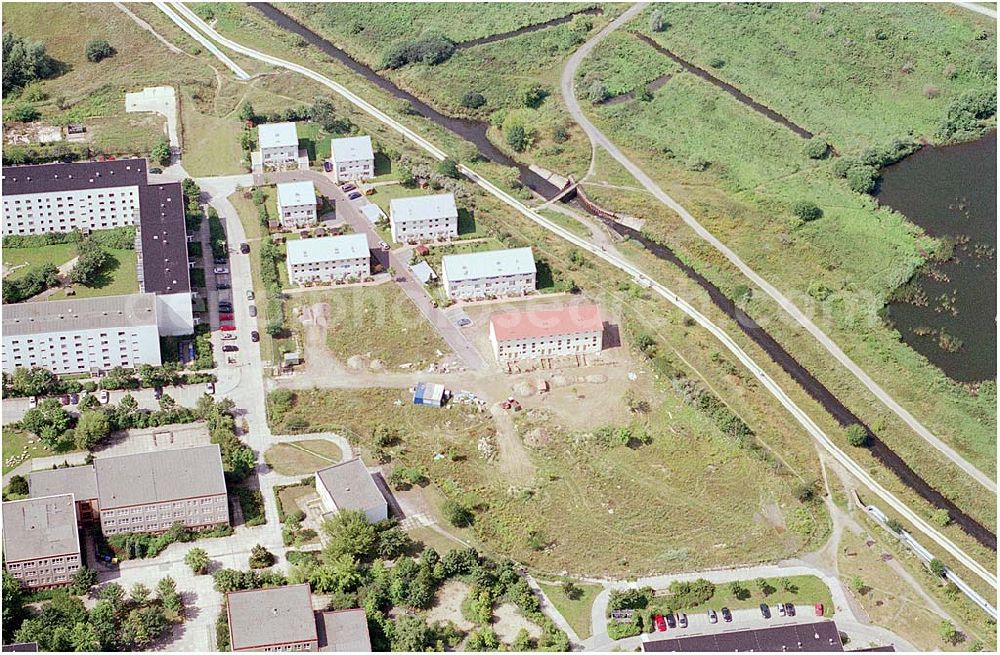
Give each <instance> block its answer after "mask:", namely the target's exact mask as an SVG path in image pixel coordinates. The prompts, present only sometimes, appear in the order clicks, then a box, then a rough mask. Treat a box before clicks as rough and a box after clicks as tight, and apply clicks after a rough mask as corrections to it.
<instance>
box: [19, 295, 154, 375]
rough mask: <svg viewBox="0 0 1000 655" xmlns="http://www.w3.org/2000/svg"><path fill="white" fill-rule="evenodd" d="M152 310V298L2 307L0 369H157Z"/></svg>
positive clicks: (91, 299) (98, 298) (88, 370)
mask: <svg viewBox="0 0 1000 655" xmlns="http://www.w3.org/2000/svg"><path fill="white" fill-rule="evenodd" d="M158 307H159V303H158V302H157V296H156V295H154V294H152V293H136V294H132V295H128V296H103V297H97V298H81V299H79V300H50V301H46V302H27V303H18V304H13V305H4V306H3V370H4V371H5V372H7V373H10V372H12V371H13V370H14V369H15V368H22V367H28V368H30V367H33V366H40V367H42V368H47V369H48V370H50V371H52V372H53V373H57V374H64V373H89V372H91V371H92V370H94V369H98V370H108V369H111V368H114V367H116V366H124V367H126V368H135V367H137V366H139V365H140V364H151V365H153V366H159V365H160V364H161V360H160V331H159V328H158V325H157V322H158V321H157V309H158Z"/></svg>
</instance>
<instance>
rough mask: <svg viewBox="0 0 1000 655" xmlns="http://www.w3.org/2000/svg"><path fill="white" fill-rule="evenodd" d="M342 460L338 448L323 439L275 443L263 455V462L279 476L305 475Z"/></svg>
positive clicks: (341, 454)
mask: <svg viewBox="0 0 1000 655" xmlns="http://www.w3.org/2000/svg"><path fill="white" fill-rule="evenodd" d="M341 459H343V453H341V452H340V448H338V447H337V444H335V443H333V442H332V441H327V440H325V439H306V440H303V441H290V442H287V443H286V442H282V443H277V444H275V445H273V446H271V447H270V448H268V449H267V452H266V453H264V461H265V462H267V465H268V466H270V467H271V468H272V469H274V470H275V471H277V472H278V473H280V474H281V475H307V474H311V473H315V472H316V471H318V470H319V469H322V468H326V467H328V466H332V465H334V464H337V463H339V462H340V460H341Z"/></svg>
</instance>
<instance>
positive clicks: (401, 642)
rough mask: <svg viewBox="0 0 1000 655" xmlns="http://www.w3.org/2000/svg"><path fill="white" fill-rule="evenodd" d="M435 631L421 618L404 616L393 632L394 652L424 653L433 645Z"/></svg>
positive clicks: (397, 621)
mask: <svg viewBox="0 0 1000 655" xmlns="http://www.w3.org/2000/svg"><path fill="white" fill-rule="evenodd" d="M432 637H433V631H432V630H431V629H430V626H428V625H427V622H426V621H425V620H424V619H422V618H421V617H419V616H413V615H411V614H403V615H402V616H400V617H399V618H398V619H397V620H396V622H395V624H394V625H393V630H392V636H391V639H392V650H393V651H397V652H400V651H402V652H411V653H412V652H417V653H419V652H423V651H424V650H426V648H427V646H429V645H430V644H431V639H432Z"/></svg>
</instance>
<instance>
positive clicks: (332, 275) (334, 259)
mask: <svg viewBox="0 0 1000 655" xmlns="http://www.w3.org/2000/svg"><path fill="white" fill-rule="evenodd" d="M286 248H287V250H286V256H285V266H286V267H287V268H288V279H289V281H291V282H292V283H293V284H306V283H307V282H333V281H336V280H349V279H354V280H363V279H364V278H366V277H368V276H369V275H370V274H371V251H370V250H369V249H368V237H366V236H365V235H364V234H344V235H341V236H336V237H319V238H317V239H295V240H293V241H289V242H288V243H287V245H286Z"/></svg>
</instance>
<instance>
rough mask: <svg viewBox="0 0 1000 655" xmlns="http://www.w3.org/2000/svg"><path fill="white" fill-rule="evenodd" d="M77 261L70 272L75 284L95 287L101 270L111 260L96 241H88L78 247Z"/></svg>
mask: <svg viewBox="0 0 1000 655" xmlns="http://www.w3.org/2000/svg"><path fill="white" fill-rule="evenodd" d="M76 252H77V259H76V264H74V265H73V270H72V271H70V274H69V277H70V279H71V280H73V282H75V283H77V284H82V285H84V286H94V285H95V284H96V282H97V277H98V275H100V273H101V270H102V269H103V268H104V266H105V265H106V264H107V263H108V261H109V259H110V258H111V257H110V255H108V253H107V251H105V250H104V248H102V247H101V246H100V245H99V244H98V243H97V242H96V241H94V240H92V239H86V240H84V241H81V242H80V244H79V245H78V246H77V247H76Z"/></svg>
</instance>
